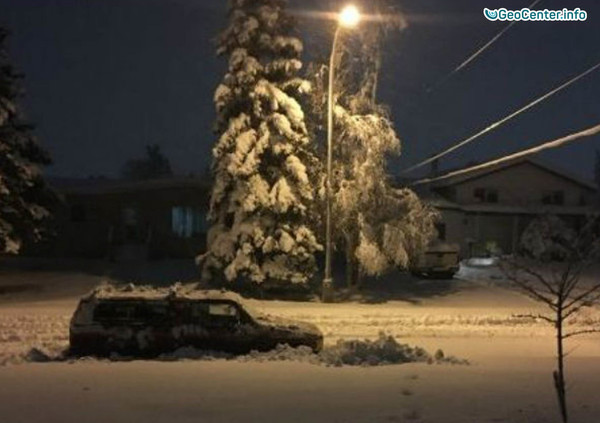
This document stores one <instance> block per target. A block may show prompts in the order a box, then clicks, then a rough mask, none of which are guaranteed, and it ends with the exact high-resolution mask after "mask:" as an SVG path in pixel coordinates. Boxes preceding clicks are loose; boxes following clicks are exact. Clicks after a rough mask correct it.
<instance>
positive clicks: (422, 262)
mask: <svg viewBox="0 0 600 423" xmlns="http://www.w3.org/2000/svg"><path fill="white" fill-rule="evenodd" d="M459 253H460V247H459V246H458V245H457V244H450V243H446V242H436V243H433V244H431V245H430V246H429V248H427V250H426V251H425V253H423V254H421V256H419V258H418V260H417V262H416V263H415V265H414V266H413V267H412V269H411V272H412V273H413V274H415V275H417V276H422V277H428V278H444V279H451V278H452V277H453V276H454V274H455V273H456V272H458V269H459V263H460V258H459Z"/></svg>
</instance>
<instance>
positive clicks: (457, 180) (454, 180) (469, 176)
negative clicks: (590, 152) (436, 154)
mask: <svg viewBox="0 0 600 423" xmlns="http://www.w3.org/2000/svg"><path fill="white" fill-rule="evenodd" d="M523 163H528V164H531V165H533V166H536V167H538V168H540V169H542V170H544V171H546V172H549V173H552V174H554V175H556V176H559V177H561V178H564V179H567V180H569V181H571V182H573V183H576V184H577V185H580V186H582V187H584V188H586V189H588V190H590V191H596V190H597V188H598V187H597V186H596V184H594V183H593V182H591V181H588V180H586V179H584V178H581V177H579V176H577V175H574V174H573V173H571V172H569V171H566V170H564V169H560V168H557V167H556V166H552V165H550V164H548V163H545V162H543V161H542V160H540V159H537V158H532V157H526V158H521V159H517V160H513V161H510V162H505V163H500V164H497V165H494V166H490V167H487V168H485V169H481V170H476V171H473V172H468V173H464V174H462V175H457V176H453V177H450V178H448V179H444V180H441V181H438V182H434V183H433V184H432V186H433V187H446V186H452V185H458V184H462V183H464V182H467V181H471V180H474V179H478V178H481V177H483V176H486V175H489V174H491V173H495V172H499V171H503V170H507V169H510V168H511V167H514V166H517V165H520V164H523Z"/></svg>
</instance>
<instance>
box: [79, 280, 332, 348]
mask: <svg viewBox="0 0 600 423" xmlns="http://www.w3.org/2000/svg"><path fill="white" fill-rule="evenodd" d="M69 340H70V351H71V352H72V353H73V354H76V355H109V354H111V353H113V352H116V353H120V354H127V355H130V354H134V355H157V354H160V353H164V352H169V351H174V350H176V349H178V348H180V347H188V346H189V347H194V348H197V349H200V350H210V351H226V352H231V353H234V354H242V353H247V352H250V351H252V350H258V351H267V350H271V349H273V348H275V347H276V346H277V345H278V344H288V345H290V346H292V347H298V346H301V345H306V346H309V347H310V348H312V349H313V350H314V351H319V350H320V349H321V348H322V346H323V334H322V333H321V331H320V330H319V329H318V328H317V327H316V326H314V325H312V324H309V323H304V322H297V321H289V320H284V319H281V318H276V317H272V316H267V315H262V314H260V313H257V312H255V311H253V310H252V309H251V308H250V307H249V306H248V305H247V304H245V303H244V301H243V299H242V297H240V296H239V295H237V294H235V293H232V292H224V291H218V290H195V289H193V290H188V291H187V292H186V291H184V290H181V289H173V288H171V289H166V288H165V289H154V288H145V287H133V286H129V287H126V288H115V287H112V286H104V287H102V288H99V289H96V290H95V291H93V292H92V293H91V294H90V295H88V296H87V297H84V298H82V299H81V301H80V302H79V305H78V307H77V310H76V311H75V313H74V315H73V317H72V319H71V325H70V330H69Z"/></svg>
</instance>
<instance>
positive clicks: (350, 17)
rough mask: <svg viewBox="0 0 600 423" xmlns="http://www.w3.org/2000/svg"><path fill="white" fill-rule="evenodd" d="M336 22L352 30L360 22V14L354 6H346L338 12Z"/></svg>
mask: <svg viewBox="0 0 600 423" xmlns="http://www.w3.org/2000/svg"><path fill="white" fill-rule="evenodd" d="M338 21H339V24H340V25H341V26H343V27H345V28H354V27H355V26H356V25H358V23H359V22H360V12H359V11H358V9H357V8H356V6H354V5H350V6H346V7H345V8H344V9H343V10H342V11H341V12H340V15H339V17H338Z"/></svg>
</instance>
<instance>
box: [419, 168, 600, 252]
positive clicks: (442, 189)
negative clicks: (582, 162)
mask: <svg viewBox="0 0 600 423" xmlns="http://www.w3.org/2000/svg"><path fill="white" fill-rule="evenodd" d="M596 190H597V188H596V186H595V185H594V184H592V183H590V182H588V181H585V180H582V179H581V178H578V177H576V176H574V175H571V174H569V173H567V172H564V171H562V170H558V169H555V168H553V167H551V166H549V165H547V164H544V163H542V162H540V161H538V160H535V159H521V160H517V161H513V162H510V163H505V164H501V165H498V166H494V167H489V168H486V169H483V170H480V171H475V172H471V173H466V174H463V175H458V176H456V177H452V178H448V179H445V180H441V181H439V182H437V183H435V184H433V185H432V186H431V187H430V194H431V195H430V198H429V200H428V201H430V202H431V203H432V204H433V205H434V206H436V207H437V208H438V209H439V210H440V212H441V221H440V223H439V225H438V232H439V236H440V238H441V239H443V240H445V241H447V242H453V243H457V244H459V245H460V247H461V254H462V255H463V256H464V257H468V256H471V255H474V254H478V253H479V252H481V250H482V249H485V248H486V246H490V245H492V244H493V245H494V246H496V247H498V248H500V250H501V251H503V252H505V253H509V252H512V251H513V250H514V249H515V248H516V247H517V245H518V242H519V239H520V236H521V234H522V232H523V230H524V229H525V227H526V226H527V224H528V223H529V222H530V221H531V220H532V219H533V218H534V217H536V216H539V215H541V214H546V213H548V214H556V215H559V216H561V217H562V218H564V219H566V220H567V221H569V222H571V223H572V224H573V225H575V226H577V225H581V224H583V222H584V221H585V219H586V216H588V215H590V214H592V213H595V212H596V211H598V210H600V208H599V207H598V206H597V203H596Z"/></svg>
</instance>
